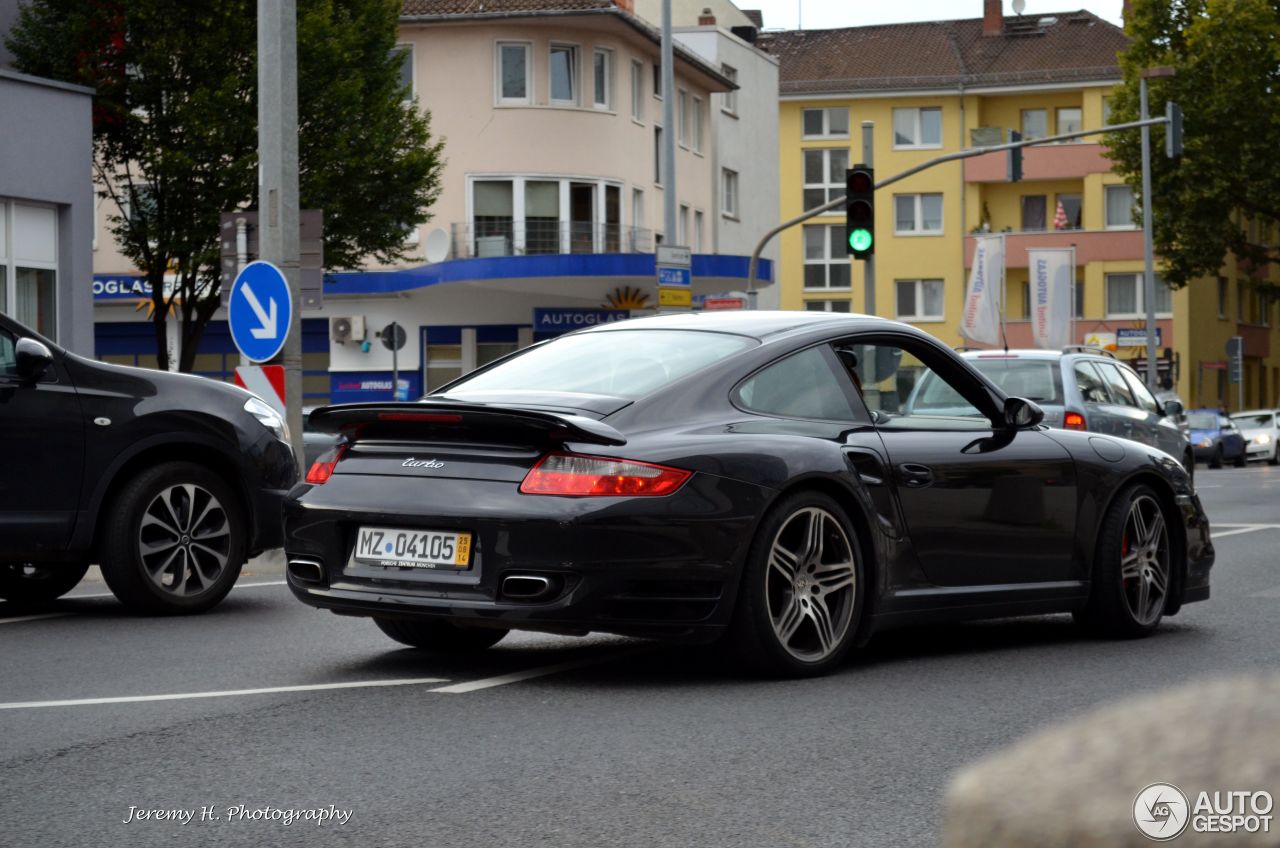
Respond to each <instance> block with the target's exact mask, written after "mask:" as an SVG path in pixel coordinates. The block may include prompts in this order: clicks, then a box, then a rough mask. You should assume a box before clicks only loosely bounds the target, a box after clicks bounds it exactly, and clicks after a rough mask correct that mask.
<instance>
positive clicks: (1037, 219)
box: [1022, 194, 1046, 232]
mask: <svg viewBox="0 0 1280 848" xmlns="http://www.w3.org/2000/svg"><path fill="white" fill-rule="evenodd" d="M1045 203H1046V200H1045V196H1044V195H1043V194H1024V195H1022V229H1023V232H1036V231H1039V230H1043V229H1044V225H1045Z"/></svg>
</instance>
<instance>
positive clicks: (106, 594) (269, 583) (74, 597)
mask: <svg viewBox="0 0 1280 848" xmlns="http://www.w3.org/2000/svg"><path fill="white" fill-rule="evenodd" d="M284 585H286V582H285V581H284V580H270V581H267V582H265V583H237V584H236V585H234V586H232V587H231V588H232V589H257V588H259V587H262V586H284ZM114 597H115V595H113V594H111V593H110V592H102V593H99V594H93V595H63V596H62V598H61V600H64V601H74V600H77V599H79V598H114Z"/></svg>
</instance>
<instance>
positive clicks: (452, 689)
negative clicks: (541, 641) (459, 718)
mask: <svg viewBox="0 0 1280 848" xmlns="http://www.w3.org/2000/svg"><path fill="white" fill-rule="evenodd" d="M647 650H653V648H651V647H649V646H646V647H644V648H636V649H634V650H630V651H623V652H620V653H612V654H609V655H608V656H603V657H591V658H590V659H583V660H572V661H570V662H562V663H556V664H555V665H544V666H542V667H540V668H530V669H525V670H524V671H513V672H511V673H510V674H499V675H498V676H497V677H484V678H481V679H480V680H469V681H467V682H466V683H455V684H453V685H452V686H441V687H440V688H438V689H428V690H427V691H429V692H439V693H441V694H443V695H465V694H466V693H468V692H475V691H477V690H480V689H492V688H493V687H494V686H506V685H507V684H508V683H519V682H521V681H522V680H532V679H533V678H535V677H546V676H547V675H549V674H559V673H560V672H562V671H572V670H573V669H575V668H584V667H586V666H590V665H600V664H601V663H606V662H609V661H610V660H616V659H621V658H623V657H626V656H630V655H632V654H636V653H640V652H642V651H647Z"/></svg>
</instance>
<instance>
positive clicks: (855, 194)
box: [844, 165, 876, 259]
mask: <svg viewBox="0 0 1280 848" xmlns="http://www.w3.org/2000/svg"><path fill="white" fill-rule="evenodd" d="M844 185H845V195H844V202H845V221H844V243H845V249H846V250H847V251H848V252H849V254H850V255H852V256H853V257H854V258H855V259H867V258H869V257H870V256H871V255H872V254H873V253H875V252H876V228H875V221H876V198H875V188H876V176H875V171H873V170H872V169H871V168H870V167H869V166H867V165H854V166H853V167H852V168H850V169H849V170H847V171H845V172H844Z"/></svg>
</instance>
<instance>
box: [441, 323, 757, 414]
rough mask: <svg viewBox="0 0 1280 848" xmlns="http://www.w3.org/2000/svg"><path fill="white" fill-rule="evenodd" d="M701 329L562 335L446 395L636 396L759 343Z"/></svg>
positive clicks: (457, 385)
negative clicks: (563, 393) (564, 393)
mask: <svg viewBox="0 0 1280 848" xmlns="http://www.w3.org/2000/svg"><path fill="white" fill-rule="evenodd" d="M754 343H755V342H754V340H753V339H748V338H744V337H742V336H731V335H728V334H725V333H708V332H701V331H696V330H609V331H607V332H595V333H582V334H574V335H569V336H561V337H560V338H558V339H552V340H551V341H549V342H546V343H545V344H541V345H538V346H536V347H532V348H529V349H528V350H527V351H525V352H523V353H520V354H517V355H516V356H513V357H511V358H510V359H507V360H504V361H502V362H499V363H498V364H497V365H494V366H493V367H492V368H489V369H488V370H485V371H482V372H480V373H478V374H475V375H474V376H471V377H464V378H463V379H462V380H459V381H458V382H456V383H454V384H452V385H450V386H449V387H448V388H447V389H446V390H445V392H444V393H445V394H449V395H458V394H466V393H467V392H492V391H546V392H573V393H578V394H593V395H612V396H614V397H620V398H627V399H632V400H634V399H635V398H638V397H643V396H644V395H647V394H649V393H650V392H652V391H654V390H655V389H658V388H661V387H662V386H665V385H667V384H668V383H672V382H675V381H676V380H679V379H680V378H681V377H684V376H687V375H689V374H692V373H693V372H695V371H697V370H699V369H701V368H706V367H707V366H708V365H711V364H712V363H715V362H718V361H720V360H721V359H724V358H725V357H728V356H732V355H733V354H735V353H738V352H739V351H741V350H745V349H746V348H747V347H749V346H751V345H752V344H754Z"/></svg>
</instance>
